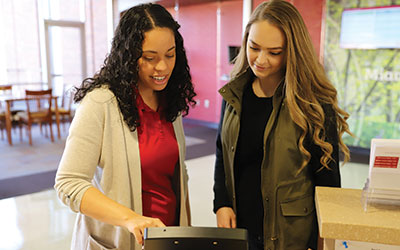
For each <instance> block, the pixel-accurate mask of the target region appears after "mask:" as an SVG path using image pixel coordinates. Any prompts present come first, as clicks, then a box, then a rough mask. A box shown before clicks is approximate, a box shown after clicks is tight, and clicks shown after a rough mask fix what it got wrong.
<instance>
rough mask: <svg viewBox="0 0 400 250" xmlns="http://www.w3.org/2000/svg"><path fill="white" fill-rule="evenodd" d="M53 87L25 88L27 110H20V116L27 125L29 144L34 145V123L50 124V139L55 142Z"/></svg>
mask: <svg viewBox="0 0 400 250" xmlns="http://www.w3.org/2000/svg"><path fill="white" fill-rule="evenodd" d="M51 93H52V89H49V90H25V96H26V99H25V102H26V112H19V113H18V116H19V117H20V121H21V123H22V124H23V125H25V126H26V127H27V130H28V136H29V145H31V146H32V131H31V128H32V124H33V123H37V124H39V125H40V126H41V125H42V124H48V125H49V129H50V139H51V141H52V142H54V136H53V127H52V125H53V124H52V123H53V119H52V112H51V107H52V106H51V105H52V99H53V97H52V94H51Z"/></svg>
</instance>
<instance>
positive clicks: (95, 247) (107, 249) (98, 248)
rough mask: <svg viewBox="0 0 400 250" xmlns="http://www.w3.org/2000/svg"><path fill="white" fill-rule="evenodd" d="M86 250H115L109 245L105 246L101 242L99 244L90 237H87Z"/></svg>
mask: <svg viewBox="0 0 400 250" xmlns="http://www.w3.org/2000/svg"><path fill="white" fill-rule="evenodd" d="M86 249H87V250H116V249H117V248H116V247H112V246H110V245H107V244H105V243H103V242H100V241H98V240H96V239H95V238H93V237H92V236H91V235H89V238H88V241H87V246H86Z"/></svg>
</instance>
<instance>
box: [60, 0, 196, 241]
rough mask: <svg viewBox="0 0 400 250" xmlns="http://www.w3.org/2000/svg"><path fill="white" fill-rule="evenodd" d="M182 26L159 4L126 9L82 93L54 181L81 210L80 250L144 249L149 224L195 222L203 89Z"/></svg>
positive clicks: (62, 194)
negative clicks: (190, 170) (195, 140)
mask: <svg viewBox="0 0 400 250" xmlns="http://www.w3.org/2000/svg"><path fill="white" fill-rule="evenodd" d="M179 27H180V26H179V24H178V23H177V22H175V21H174V19H173V18H172V16H171V15H170V14H169V13H168V11H167V10H165V9H164V8H163V7H162V6H160V5H158V4H144V5H139V6H135V7H133V8H131V9H129V10H127V11H126V13H124V14H123V16H122V17H121V20H120V22H119V25H118V27H117V29H116V32H115V37H114V39H113V42H112V48H111V52H110V54H109V55H108V56H107V58H106V59H105V62H104V65H103V66H102V68H101V69H100V71H99V72H98V73H97V74H95V75H94V76H93V77H92V78H87V79H85V80H84V81H83V83H82V85H81V86H80V87H79V88H77V90H76V94H75V97H74V99H75V101H76V102H81V103H80V105H79V108H78V110H77V112H76V114H75V117H74V120H73V122H72V124H71V127H70V134H69V136H68V139H67V142H66V147H65V150H64V153H63V156H62V159H61V162H60V165H59V168H58V172H57V176H56V184H55V188H56V190H57V193H58V196H59V198H60V200H61V201H62V202H63V203H64V204H66V205H67V206H69V207H70V208H71V209H72V210H73V211H74V212H77V213H78V215H77V223H76V226H75V230H74V234H73V240H72V246H71V249H141V247H140V244H142V242H143V232H144V229H145V228H147V227H160V226H172V225H189V223H190V221H189V220H190V213H189V212H190V210H189V201H188V191H187V172H186V166H185V164H184V160H185V138H184V132H183V126H182V116H184V115H186V114H187V113H188V110H189V105H194V103H195V102H194V100H193V98H194V96H195V95H196V94H195V92H194V89H193V85H192V82H191V77H190V73H189V66H188V63H187V58H186V53H185V49H184V47H183V39H182V36H181V35H180V33H179V32H178V29H179ZM135 240H136V243H135Z"/></svg>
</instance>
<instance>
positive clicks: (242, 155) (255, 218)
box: [234, 83, 272, 239]
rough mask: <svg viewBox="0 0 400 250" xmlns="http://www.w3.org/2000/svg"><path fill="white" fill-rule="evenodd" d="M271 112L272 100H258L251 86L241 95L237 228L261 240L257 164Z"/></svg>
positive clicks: (260, 199)
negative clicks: (243, 229) (244, 229)
mask: <svg viewBox="0 0 400 250" xmlns="http://www.w3.org/2000/svg"><path fill="white" fill-rule="evenodd" d="M271 112H272V97H269V98H260V97H257V96H256V95H255V94H254V91H253V88H252V84H251V83H249V84H247V86H246V88H245V90H244V92H243V102H242V113H241V117H240V131H239V138H238V143H237V146H236V154H235V164H234V169H235V191H236V197H237V200H236V208H237V214H236V220H237V226H238V227H240V228H246V229H247V230H248V232H249V234H251V235H252V236H254V237H256V238H260V239H262V238H263V237H262V235H263V217H264V212H263V211H264V209H263V203H262V195H261V164H262V159H263V155H264V153H263V150H264V136H263V135H264V131H265V126H266V125H267V122H268V119H269V117H270V115H271Z"/></svg>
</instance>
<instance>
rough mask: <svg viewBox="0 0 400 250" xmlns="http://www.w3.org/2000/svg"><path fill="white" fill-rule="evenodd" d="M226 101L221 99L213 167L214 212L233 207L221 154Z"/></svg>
mask: <svg viewBox="0 0 400 250" xmlns="http://www.w3.org/2000/svg"><path fill="white" fill-rule="evenodd" d="M225 106H226V101H225V100H223V101H222V106H221V118H220V121H219V125H218V131H217V138H216V144H217V145H216V152H215V156H216V159H215V169H214V209H213V211H214V213H216V212H217V210H218V209H219V208H221V207H233V206H232V202H231V201H230V199H229V196H228V192H227V189H226V185H225V170H224V159H223V154H222V142H221V128H222V122H223V120H224V114H225Z"/></svg>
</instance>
